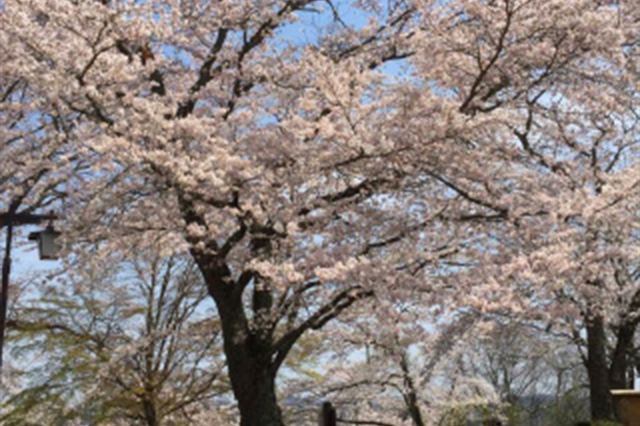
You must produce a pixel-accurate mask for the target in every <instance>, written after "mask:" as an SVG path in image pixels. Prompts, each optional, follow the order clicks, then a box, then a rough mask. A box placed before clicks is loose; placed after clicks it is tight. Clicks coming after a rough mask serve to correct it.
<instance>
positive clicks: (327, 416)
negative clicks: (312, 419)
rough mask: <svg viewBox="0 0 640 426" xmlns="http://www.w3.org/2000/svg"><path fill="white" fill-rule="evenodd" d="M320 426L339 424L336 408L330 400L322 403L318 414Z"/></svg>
mask: <svg viewBox="0 0 640 426" xmlns="http://www.w3.org/2000/svg"><path fill="white" fill-rule="evenodd" d="M318 426H337V417H336V409H335V408H333V404H331V403H330V402H329V401H326V402H323V403H322V407H321V408H320V413H319V415H318Z"/></svg>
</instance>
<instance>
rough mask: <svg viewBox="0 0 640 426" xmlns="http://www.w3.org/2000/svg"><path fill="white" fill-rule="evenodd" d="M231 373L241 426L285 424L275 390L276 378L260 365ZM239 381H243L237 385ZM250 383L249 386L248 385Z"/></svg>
mask: <svg viewBox="0 0 640 426" xmlns="http://www.w3.org/2000/svg"><path fill="white" fill-rule="evenodd" d="M257 368H258V369H257V370H256V367H255V366H254V368H250V369H249V370H247V371H241V372H238V371H236V372H235V373H233V374H231V375H230V376H231V381H232V385H233V387H234V389H235V395H236V398H237V399H238V407H239V409H240V416H241V421H240V425H241V426H263V425H264V426H284V422H283V421H282V412H281V411H280V407H279V406H278V401H277V398H276V392H275V380H274V379H275V378H274V377H273V376H272V375H271V374H270V373H269V372H268V371H260V370H261V369H260V367H257ZM238 382H240V383H242V384H241V386H237V384H238ZM247 385H248V386H247Z"/></svg>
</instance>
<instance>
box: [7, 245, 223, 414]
mask: <svg viewBox="0 0 640 426" xmlns="http://www.w3.org/2000/svg"><path fill="white" fill-rule="evenodd" d="M74 272H75V273H74V274H73V275H71V277H70V278H69V279H68V280H63V281H62V282H53V283H48V284H46V285H45V286H44V287H43V288H42V291H41V295H40V296H39V297H35V298H33V297H32V298H30V299H29V300H26V301H24V303H23V305H22V306H20V308H19V309H18V311H17V312H18V316H17V317H16V318H14V319H13V320H12V323H11V325H12V328H13V330H14V331H13V332H12V334H11V339H12V340H11V343H12V347H13V350H12V354H13V355H14V358H15V359H16V361H15V362H14V367H15V368H17V369H21V370H22V374H21V376H22V381H23V384H22V386H21V387H22V390H21V391H20V392H15V393H14V394H13V395H11V397H10V398H7V400H6V401H5V411H6V414H4V416H3V420H2V421H3V424H7V425H13V424H16V425H18V424H20V425H24V424H30V423H29V422H30V421H32V419H33V418H34V413H37V412H42V411H43V410H44V411H45V412H46V413H47V414H46V417H45V420H38V424H42V423H44V422H46V424H48V425H56V424H58V422H70V421H81V422H84V423H85V424H87V423H88V424H92V425H100V424H105V425H111V424H113V423H114V422H116V423H117V422H124V423H126V424H130V425H144V426H160V425H171V426H173V425H175V426H177V425H186V424H192V423H191V420H190V419H191V418H192V417H194V416H195V415H197V414H198V412H200V411H204V410H207V409H209V410H212V409H214V408H215V407H216V406H218V405H219V404H220V401H216V398H219V397H223V396H224V395H225V393H226V392H228V391H229V387H228V382H227V380H226V378H225V376H224V373H223V368H224V365H223V362H222V360H221V359H220V355H221V354H220V351H221V348H220V338H219V334H218V333H212V332H211V331H212V330H215V329H216V328H219V325H218V324H215V322H214V320H212V319H211V318H212V317H215V315H213V314H212V313H211V312H210V310H211V309H212V307H211V306H210V304H208V303H206V299H207V295H206V291H205V290H204V287H203V286H202V283H201V280H202V278H201V277H200V275H199V274H198V273H197V270H196V269H195V268H194V266H193V263H191V262H189V261H185V260H183V259H180V258H176V257H172V258H168V259H163V258H159V257H150V258H148V259H143V258H141V257H139V258H138V260H137V261H135V262H127V263H126V264H122V265H119V267H117V268H114V267H113V265H112V266H111V268H110V269H104V270H88V269H85V270H82V271H81V270H78V269H76V270H75V271H74ZM36 418H37V416H36ZM34 424H35V423H34Z"/></svg>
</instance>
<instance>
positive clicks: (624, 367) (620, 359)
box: [609, 320, 636, 389]
mask: <svg viewBox="0 0 640 426" xmlns="http://www.w3.org/2000/svg"><path fill="white" fill-rule="evenodd" d="M635 332H636V321H635V320H633V321H628V322H623V323H622V325H621V326H620V327H618V328H617V329H616V330H615V337H616V347H615V349H614V351H613V355H612V360H611V367H610V370H609V380H610V382H611V383H610V385H611V389H632V388H633V383H629V377H628V373H629V369H630V367H631V363H630V359H629V354H630V353H631V350H632V349H633V336H634V334H635Z"/></svg>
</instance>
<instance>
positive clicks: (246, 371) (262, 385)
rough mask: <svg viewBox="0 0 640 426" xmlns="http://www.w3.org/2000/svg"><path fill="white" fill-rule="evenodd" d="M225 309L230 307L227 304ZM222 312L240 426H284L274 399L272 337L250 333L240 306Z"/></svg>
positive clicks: (227, 356)
mask: <svg viewBox="0 0 640 426" xmlns="http://www.w3.org/2000/svg"><path fill="white" fill-rule="evenodd" d="M226 306H227V307H229V306H233V305H232V304H231V303H229V301H228V302H227V305H226ZM220 312H221V320H222V329H223V336H224V351H225V355H226V359H227V366H228V369H229V379H230V380H231V387H232V388H233V393H234V395H235V397H236V399H237V401H238V408H239V410H240V418H241V420H240V426H284V422H283V420H282V412H281V410H280V407H279V405H278V400H277V396H276V388H275V379H276V372H277V369H276V368H275V367H274V366H273V364H272V362H271V358H272V357H271V343H272V338H271V335H270V334H269V332H268V331H267V332H265V334H263V335H260V334H257V333H256V332H253V331H249V327H248V326H247V319H246V317H245V316H244V313H243V311H242V305H236V306H235V308H232V309H223V310H221V311H220Z"/></svg>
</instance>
